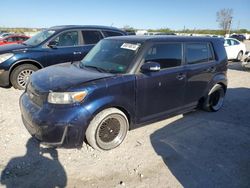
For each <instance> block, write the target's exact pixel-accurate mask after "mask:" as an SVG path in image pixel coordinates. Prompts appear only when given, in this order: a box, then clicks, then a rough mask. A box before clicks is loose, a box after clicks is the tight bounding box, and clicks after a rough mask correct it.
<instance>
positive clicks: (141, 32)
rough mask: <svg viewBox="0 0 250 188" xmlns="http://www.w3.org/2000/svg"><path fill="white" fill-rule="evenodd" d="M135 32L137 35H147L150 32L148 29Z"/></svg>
mask: <svg viewBox="0 0 250 188" xmlns="http://www.w3.org/2000/svg"><path fill="white" fill-rule="evenodd" d="M135 34H136V35H147V34H148V31H147V30H138V31H136V33H135Z"/></svg>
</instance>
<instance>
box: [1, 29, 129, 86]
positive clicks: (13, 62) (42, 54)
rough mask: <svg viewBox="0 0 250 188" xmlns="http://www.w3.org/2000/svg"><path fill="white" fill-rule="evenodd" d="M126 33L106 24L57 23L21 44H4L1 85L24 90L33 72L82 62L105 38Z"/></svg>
mask: <svg viewBox="0 0 250 188" xmlns="http://www.w3.org/2000/svg"><path fill="white" fill-rule="evenodd" d="M121 35H126V33H125V32H124V31H122V30H119V29H117V28H114V27H105V26H77V25H68V26H56V27H51V28H49V29H46V30H44V31H42V32H40V33H38V34H37V35H35V36H34V37H32V38H30V39H29V40H27V41H25V42H23V43H21V44H13V45H6V46H1V47H0V86H2V87H8V86H11V85H12V86H13V87H15V88H17V89H24V88H25V86H26V84H27V80H28V78H29V77H30V75H31V74H32V73H33V72H34V71H36V70H38V69H41V68H43V67H47V66H50V65H54V64H58V63H65V62H72V61H80V60H81V59H83V57H84V56H85V55H86V54H87V53H88V52H89V51H90V50H91V48H92V47H93V46H94V45H95V44H96V43H97V42H99V41H100V40H101V39H103V38H105V37H110V36H121Z"/></svg>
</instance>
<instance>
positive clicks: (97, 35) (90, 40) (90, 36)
mask: <svg viewBox="0 0 250 188" xmlns="http://www.w3.org/2000/svg"><path fill="white" fill-rule="evenodd" d="M82 37H83V41H84V44H96V43H97V42H99V41H100V40H101V39H102V38H103V37H102V34H101V32H99V31H93V30H86V31H82Z"/></svg>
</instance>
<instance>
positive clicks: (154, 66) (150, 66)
mask: <svg viewBox="0 0 250 188" xmlns="http://www.w3.org/2000/svg"><path fill="white" fill-rule="evenodd" d="M159 70H161V66H160V64H159V63H157V62H153V61H148V62H145V63H144V64H143V65H142V66H141V71H142V72H158V71H159Z"/></svg>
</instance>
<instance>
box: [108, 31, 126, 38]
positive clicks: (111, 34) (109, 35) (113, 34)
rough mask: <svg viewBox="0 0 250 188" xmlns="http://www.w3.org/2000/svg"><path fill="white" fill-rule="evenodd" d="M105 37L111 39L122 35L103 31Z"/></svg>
mask: <svg viewBox="0 0 250 188" xmlns="http://www.w3.org/2000/svg"><path fill="white" fill-rule="evenodd" d="M103 34H104V36H105V37H113V36H122V35H123V34H122V33H119V32H115V31H103Z"/></svg>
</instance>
